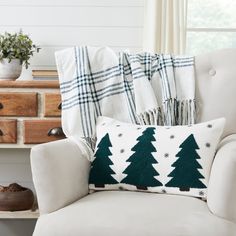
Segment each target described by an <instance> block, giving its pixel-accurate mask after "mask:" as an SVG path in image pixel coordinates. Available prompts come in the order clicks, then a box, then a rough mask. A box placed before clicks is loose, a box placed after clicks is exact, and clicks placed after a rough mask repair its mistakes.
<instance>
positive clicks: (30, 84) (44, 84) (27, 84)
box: [0, 80, 59, 88]
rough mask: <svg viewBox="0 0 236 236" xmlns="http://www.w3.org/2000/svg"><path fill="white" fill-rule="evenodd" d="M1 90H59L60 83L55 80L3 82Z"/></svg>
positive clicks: (0, 85)
mask: <svg viewBox="0 0 236 236" xmlns="http://www.w3.org/2000/svg"><path fill="white" fill-rule="evenodd" d="M0 88H59V83H58V81H55V80H47V81H44V80H43V81H42V80H40V81H36V80H16V81H7V80H3V81H0Z"/></svg>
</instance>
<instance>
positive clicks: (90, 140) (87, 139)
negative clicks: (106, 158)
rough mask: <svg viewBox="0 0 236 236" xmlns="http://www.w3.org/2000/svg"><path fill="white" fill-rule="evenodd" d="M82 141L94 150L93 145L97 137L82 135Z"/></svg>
mask: <svg viewBox="0 0 236 236" xmlns="http://www.w3.org/2000/svg"><path fill="white" fill-rule="evenodd" d="M82 139H83V141H84V143H85V144H86V145H87V146H88V147H89V148H90V149H91V150H92V151H94V150H95V146H96V141H97V138H94V137H92V138H90V137H82Z"/></svg>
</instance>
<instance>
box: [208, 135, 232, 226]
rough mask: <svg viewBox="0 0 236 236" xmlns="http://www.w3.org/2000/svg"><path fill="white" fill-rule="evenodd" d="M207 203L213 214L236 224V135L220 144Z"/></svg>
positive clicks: (212, 171)
mask: <svg viewBox="0 0 236 236" xmlns="http://www.w3.org/2000/svg"><path fill="white" fill-rule="evenodd" d="M207 202H208V207H209V209H210V210H211V211H212V213H213V214H215V215H218V216H220V217H223V218H225V219H227V220H230V221H233V222H236V134H233V135H230V136H228V137H226V138H224V139H223V140H222V141H221V143H220V146H219V149H218V151H217V154H216V157H215V160H214V162H213V165H212V170H211V176H210V181H209V187H208V199H207Z"/></svg>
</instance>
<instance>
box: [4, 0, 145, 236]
mask: <svg viewBox="0 0 236 236" xmlns="http://www.w3.org/2000/svg"><path fill="white" fill-rule="evenodd" d="M143 5H144V0H0V33H2V32H5V31H8V32H15V31H18V30H19V29H23V31H24V33H27V34H29V35H30V36H31V37H32V39H33V41H34V42H35V43H36V44H38V45H40V47H41V48H42V50H41V51H40V53H39V54H36V55H35V56H34V57H33V58H32V60H31V67H30V68H29V70H27V71H26V70H24V71H23V74H22V79H29V78H31V69H36V68H55V59H54V52H55V51H56V50H60V49H64V48H67V47H71V46H74V45H92V46H110V47H112V48H113V49H114V50H115V51H119V50H123V49H126V48H129V49H130V50H131V51H134V52H135V51H139V50H141V47H142V31H143ZM29 153H30V150H29V149H25V150H24V149H15V150H8V149H0V184H8V183H11V182H18V183H20V184H23V185H24V186H29V187H32V186H33V185H32V177H31V172H30V161H29ZM12 224H13V223H11V222H7V221H4V222H2V221H0V232H1V234H0V235H4V236H13V235H14V236H16V235H17V236H21V235H22V236H27V235H31V233H29V232H31V231H32V230H33V225H34V224H32V222H31V223H30V222H29V224H28V226H27V224H26V223H24V227H21V224H20V223H19V224H14V227H15V228H17V227H18V225H19V227H20V228H19V229H18V230H17V229H15V228H14V227H13V228H14V230H13V228H12V226H13V225H12Z"/></svg>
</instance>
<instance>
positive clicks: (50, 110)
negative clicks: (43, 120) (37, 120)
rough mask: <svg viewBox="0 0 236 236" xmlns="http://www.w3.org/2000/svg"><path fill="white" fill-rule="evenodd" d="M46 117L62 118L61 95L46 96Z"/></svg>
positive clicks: (48, 94) (49, 94) (46, 94)
mask: <svg viewBox="0 0 236 236" xmlns="http://www.w3.org/2000/svg"><path fill="white" fill-rule="evenodd" d="M44 116H45V117H52V116H61V95H60V94H59V93H45V94H44Z"/></svg>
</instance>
